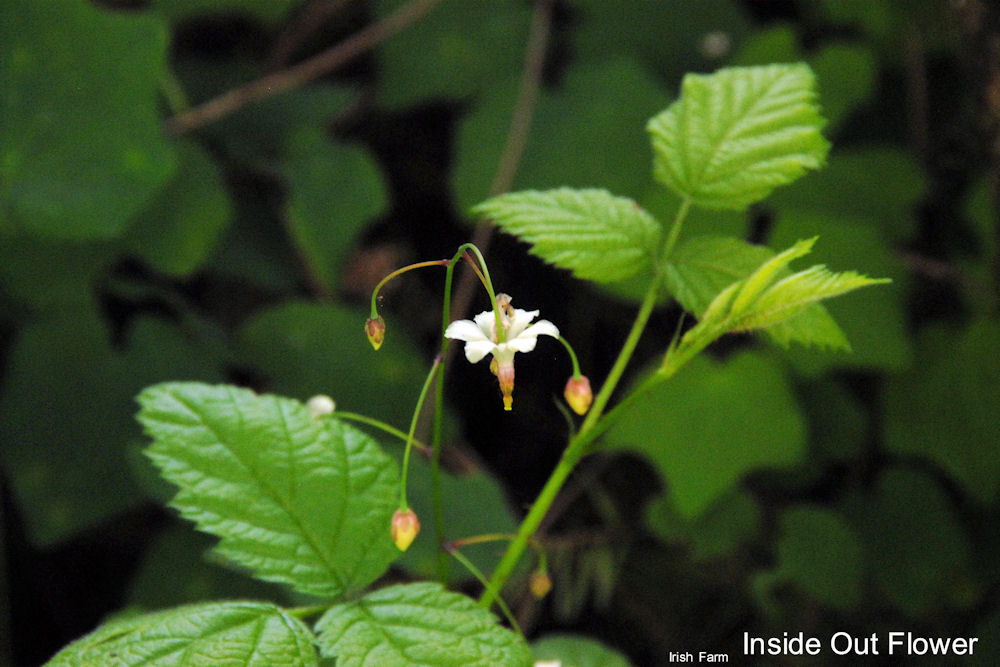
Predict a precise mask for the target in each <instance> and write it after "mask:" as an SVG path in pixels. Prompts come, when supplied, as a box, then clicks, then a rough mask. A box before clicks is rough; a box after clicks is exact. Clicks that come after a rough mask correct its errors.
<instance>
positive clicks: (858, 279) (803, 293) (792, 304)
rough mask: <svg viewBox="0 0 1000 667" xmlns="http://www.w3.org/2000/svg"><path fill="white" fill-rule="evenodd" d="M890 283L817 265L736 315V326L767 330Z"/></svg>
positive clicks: (737, 327) (781, 284) (787, 280)
mask: <svg viewBox="0 0 1000 667" xmlns="http://www.w3.org/2000/svg"><path fill="white" fill-rule="evenodd" d="M886 282H889V281H888V280H887V279H884V278H868V277H867V276H863V275H861V274H859V273H857V272H855V271H844V272H841V273H833V272H831V271H830V270H829V269H827V268H826V267H825V266H823V265H822V264H817V265H816V266H813V267H810V268H808V269H806V270H804V271H799V272H798V273H795V274H792V275H790V276H788V277H787V278H782V279H781V280H779V281H778V282H777V283H775V284H774V285H773V286H772V287H771V288H769V289H768V290H767V291H766V292H765V293H764V294H762V295H761V296H760V298H758V299H757V300H756V301H755V302H754V303H753V306H752V308H751V309H750V310H745V311H743V312H741V313H739V314H736V313H734V315H735V319H734V320H733V324H734V326H735V328H736V329H738V330H750V329H764V328H767V327H770V326H773V325H774V324H777V323H779V322H783V321H785V320H787V319H788V318H789V317H791V316H792V315H794V314H796V313H798V312H800V311H801V310H802V308H804V307H805V306H807V305H809V304H812V303H815V302H817V301H821V300H823V299H829V298H832V297H835V296H840V295H841V294H846V293H848V292H852V291H854V290H856V289H860V288H862V287H868V286H869V285H880V284H884V283H886ZM734 310H735V309H734Z"/></svg>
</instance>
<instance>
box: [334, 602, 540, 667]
mask: <svg viewBox="0 0 1000 667" xmlns="http://www.w3.org/2000/svg"><path fill="white" fill-rule="evenodd" d="M316 631H317V635H318V636H317V639H316V643H317V645H318V646H319V647H320V651H321V653H322V654H323V656H324V657H331V658H336V659H337V666H338V667H397V666H398V667H409V666H411V665H433V666H434V667H450V666H454V667H460V666H462V667H474V666H477V665H478V666H481V667H493V666H494V665H504V666H505V667H519V666H521V667H530V665H532V663H533V659H532V656H531V650H530V649H529V648H528V645H527V644H526V643H525V642H524V639H523V638H522V637H521V636H520V635H517V634H515V633H513V632H511V631H510V630H507V629H505V628H503V627H501V626H499V625H497V622H496V617H494V616H493V614H491V613H490V612H489V611H487V610H486V609H483V608H482V607H480V606H479V605H477V604H476V602H475V601H473V600H472V599H470V598H468V597H466V596H464V595H461V594H459V593H452V592H450V591H447V590H445V589H444V588H442V587H441V585H440V584H435V583H417V584H406V585H399V586H390V587H388V588H383V589H381V590H378V591H375V592H373V593H369V594H368V595H366V596H365V597H363V598H361V599H360V600H356V601H353V602H350V603H347V604H339V605H336V606H334V607H332V608H331V609H330V610H329V611H328V612H327V613H326V614H324V615H323V617H322V618H320V620H319V621H318V622H317V623H316Z"/></svg>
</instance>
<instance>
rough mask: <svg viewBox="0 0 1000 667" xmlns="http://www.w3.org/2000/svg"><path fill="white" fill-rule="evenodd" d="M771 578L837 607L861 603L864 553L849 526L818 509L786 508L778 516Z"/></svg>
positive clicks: (850, 606)
mask: <svg viewBox="0 0 1000 667" xmlns="http://www.w3.org/2000/svg"><path fill="white" fill-rule="evenodd" d="M778 530H779V536H778V542H777V551H778V565H777V568H776V569H775V570H774V571H773V572H772V573H770V575H768V576H769V578H771V579H772V580H774V581H792V582H794V583H795V585H796V586H797V587H798V588H799V589H801V590H802V591H804V592H805V593H806V594H808V595H810V596H811V597H813V598H815V599H817V600H819V601H821V602H823V603H824V604H827V605H829V606H831V607H834V608H836V609H844V610H847V609H850V608H852V607H854V606H855V605H857V604H858V602H860V601H861V595H862V587H863V584H864V578H865V553H864V547H863V546H862V544H861V541H860V540H859V538H858V536H857V535H856V534H855V533H854V530H853V528H852V527H851V525H850V524H849V523H848V522H847V521H846V520H845V519H844V518H843V517H842V516H840V515H839V514H837V513H835V512H832V511H829V510H825V509H821V508H818V507H807V506H797V507H791V508H789V509H787V510H785V511H784V513H783V514H782V515H781V524H780V527H779V529H778Z"/></svg>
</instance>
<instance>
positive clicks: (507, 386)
mask: <svg viewBox="0 0 1000 667" xmlns="http://www.w3.org/2000/svg"><path fill="white" fill-rule="evenodd" d="M497 380H499V381H500V391H501V392H503V409H504V410H511V409H513V407H514V397H513V396H512V395H511V394H513V393H514V362H513V361H511V362H510V363H506V364H499V367H498V368H497Z"/></svg>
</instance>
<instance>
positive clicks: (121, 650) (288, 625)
mask: <svg viewBox="0 0 1000 667" xmlns="http://www.w3.org/2000/svg"><path fill="white" fill-rule="evenodd" d="M317 664H318V660H317V656H316V649H315V648H314V647H313V635H312V633H311V632H310V631H309V628H307V627H306V626H305V625H303V624H302V622H301V621H299V620H298V619H297V618H295V617H294V616H292V615H291V614H289V613H288V612H287V611H285V610H284V609H281V608H280V607H276V606H275V605H273V604H269V603H267V602H209V603H203V604H195V605H190V606H186V607H177V608H175V609H169V610H166V611H160V612H156V613H152V614H144V615H141V616H130V617H126V618H121V619H118V620H113V621H109V622H108V623H105V624H104V625H102V626H101V627H99V628H98V629H97V630H95V631H94V632H92V633H90V634H89V635H87V636H85V637H82V638H80V639H78V640H76V641H75V642H73V643H72V644H70V645H69V646H67V647H66V648H64V649H63V650H62V651H60V652H59V653H57V654H56V655H55V656H54V657H53V658H52V660H50V661H49V662H48V663H46V665H47V667H62V666H64V665H65V666H66V667H79V666H80V665H128V666H130V667H132V666H136V667H137V666H139V665H150V666H152V665H157V666H161V665H177V666H178V667H180V666H182V665H183V666H184V667H196V666H198V665H205V666H206V667H209V666H211V667H218V666H222V665H228V666H231V667H244V666H250V665H252V666H257V667H271V666H274V667H280V666H282V665H287V666H288V667H299V666H302V667H308V666H309V665H317Z"/></svg>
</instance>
